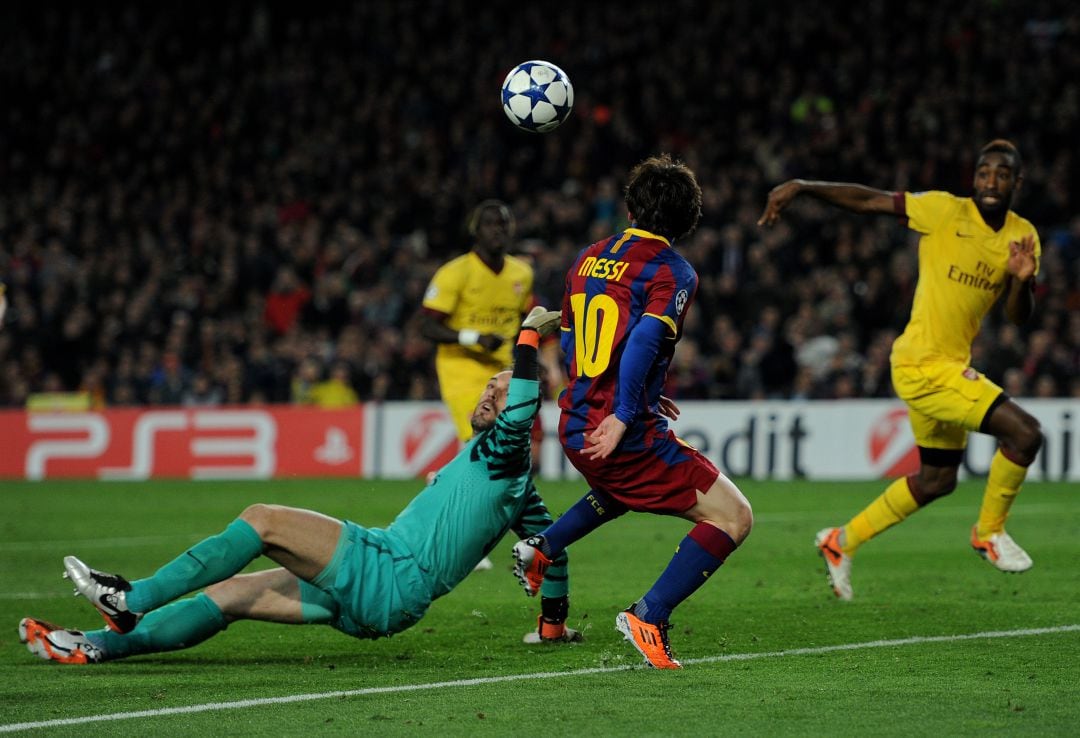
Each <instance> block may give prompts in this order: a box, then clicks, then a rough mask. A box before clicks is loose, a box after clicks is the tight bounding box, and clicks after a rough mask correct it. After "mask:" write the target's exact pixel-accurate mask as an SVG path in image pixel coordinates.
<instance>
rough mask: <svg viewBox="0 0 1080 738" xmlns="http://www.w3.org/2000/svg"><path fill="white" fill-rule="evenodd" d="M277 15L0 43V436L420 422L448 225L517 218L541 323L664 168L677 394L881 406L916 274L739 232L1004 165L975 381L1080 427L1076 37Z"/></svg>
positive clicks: (894, 243)
mask: <svg viewBox="0 0 1080 738" xmlns="http://www.w3.org/2000/svg"><path fill="white" fill-rule="evenodd" d="M301 6H302V4H300V5H290V6H283V5H279V4H270V3H266V4H261V3H251V2H237V3H225V4H221V5H220V6H208V5H206V6H204V5H199V6H195V7H187V6H183V5H176V4H165V5H159V4H146V3H130V4H107V5H105V6H101V7H98V6H90V5H85V6H84V5H75V6H58V5H53V4H39V5H31V6H27V5H25V4H16V5H15V6H13V7H8V8H6V9H4V10H0V19H2V22H0V46H2V48H3V50H4V51H3V54H0V89H3V90H4V99H3V104H2V105H0V280H2V281H3V282H4V283H6V286H7V297H8V300H9V309H8V311H7V316H6V319H5V325H4V329H3V330H2V331H0V406H8V407H13V406H23V405H24V404H25V403H26V402H27V399H28V397H29V396H31V395H32V394H34V393H42V392H68V391H83V392H87V393H89V396H90V397H91V398H92V401H93V403H94V404H95V405H108V406H125V405H135V404H145V403H150V404H183V405H215V404H229V403H261V402H311V403H318V404H323V405H330V406H333V405H342V404H349V403H353V402H356V401H357V400H360V401H367V400H380V399H406V398H417V399H435V398H437V397H438V393H437V388H436V384H435V377H434V372H433V370H432V363H433V360H432V356H433V347H432V346H431V345H430V344H428V343H427V342H426V341H425V340H423V339H422V338H421V337H420V335H419V333H418V331H417V329H416V327H415V320H414V318H415V315H416V313H417V310H418V309H419V306H420V302H421V299H422V294H423V291H424V288H425V286H426V284H427V281H428V279H429V278H430V276H431V275H432V273H433V272H434V270H435V268H436V267H437V266H438V265H439V264H440V263H442V262H443V261H445V260H446V259H447V258H449V257H451V256H454V255H456V254H458V253H461V252H462V251H464V250H467V249H468V248H469V246H470V243H469V241H468V238H467V236H466V234H465V229H464V220H465V215H466V213H467V212H468V210H469V209H470V208H471V207H472V206H473V205H474V204H475V203H477V202H478V201H480V200H481V199H483V198H487V197H498V198H502V199H504V200H506V201H507V202H509V203H510V204H511V206H512V207H513V210H514V212H515V215H516V217H517V224H518V233H517V236H518V247H517V250H518V251H519V252H520V253H523V254H526V255H528V256H530V257H531V258H532V259H533V261H534V264H535V268H536V276H537V281H536V292H537V297H538V298H539V299H540V300H541V301H543V302H545V303H547V304H549V305H553V306H554V305H558V304H559V301H560V299H561V295H562V284H563V277H564V274H565V270H566V268H567V266H568V265H569V264H570V262H571V260H572V259H573V256H574V254H575V253H576V252H577V250H578V249H580V248H582V247H583V246H585V245H587V244H588V243H589V242H591V241H592V240H595V239H597V238H599V237H602V236H604V235H607V234H609V233H610V232H612V231H614V230H615V229H617V228H620V227H622V226H624V225H625V224H626V223H625V210H624V208H623V205H622V197H621V188H622V186H623V181H624V177H625V175H626V173H627V170H628V168H629V167H630V166H631V165H632V164H633V163H635V162H636V161H638V160H639V159H641V158H642V157H644V156H647V155H649V154H653V153H656V152H659V151H671V152H673V153H674V154H675V155H677V156H678V157H680V158H682V159H684V160H685V161H687V162H688V163H689V164H690V165H691V166H692V167H693V168H694V169H695V170H696V171H697V173H698V176H699V178H700V180H701V183H702V185H703V189H704V194H705V206H704V217H703V220H702V223H701V226H700V227H699V229H698V230H697V232H696V234H695V235H694V236H693V237H692V238H689V239H687V240H686V242H685V243H680V244H678V247H679V248H680V249H681V250H682V252H683V253H684V254H685V255H686V256H687V257H688V258H689V260H690V261H691V263H693V264H694V265H695V266H696V267H697V269H698V272H699V275H700V277H701V284H700V289H699V292H698V297H697V303H696V307H695V309H694V310H692V312H691V313H690V317H689V319H688V322H687V324H686V335H685V338H684V340H683V341H682V343H681V344H680V348H679V351H678V353H677V357H676V360H675V362H674V365H673V368H672V372H671V381H670V384H669V387H668V393H669V394H671V395H672V396H674V397H677V398H682V399H692V398H725V399H726V398H843V397H888V396H891V387H890V380H889V371H888V355H889V350H890V344H891V342H892V340H893V338H895V336H896V335H897V332H898V330H900V329H901V328H902V327H903V325H904V322H905V320H906V318H907V315H908V310H909V307H910V303H911V299H912V292H913V286H914V284H915V278H916V268H917V260H916V258H917V255H916V252H915V249H914V239H913V238H912V237H911V235H910V234H909V232H908V231H906V229H904V228H903V227H902V226H900V225H899V223H898V222H897V221H896V220H895V219H891V218H879V219H867V218H863V219H855V218H852V217H848V216H845V215H842V214H841V213H839V212H838V211H835V210H830V209H828V208H826V207H824V206H820V205H817V204H815V203H814V202H812V201H810V202H806V203H800V204H799V205H798V206H797V207H794V208H793V209H792V211H791V214H790V217H788V218H787V219H786V221H785V222H784V223H782V224H781V225H780V226H778V227H776V228H774V229H771V230H762V229H759V228H758V227H757V226H756V225H755V221H756V219H757V216H758V215H759V213H760V211H761V209H762V207H763V205H764V202H765V195H766V193H767V192H768V190H769V189H770V188H771V187H772V186H774V185H775V184H778V183H779V182H781V181H783V180H784V179H787V178H789V177H793V176H804V177H810V178H823V179H833V180H847V181H856V182H862V183H865V184H869V185H871V186H874V187H880V188H884V189H897V190H900V189H908V190H924V189H944V190H950V191H953V192H956V193H959V194H967V193H968V192H969V191H970V182H971V173H972V170H973V168H974V157H975V152H976V151H977V149H978V147H979V146H980V145H982V144H983V143H985V142H986V141H988V140H990V139H991V138H994V137H999V136H1000V137H1007V138H1010V139H1012V140H1014V141H1015V142H1016V144H1017V145H1018V146H1019V148H1020V151H1021V153H1022V154H1023V156H1024V162H1025V165H1026V184H1025V187H1024V191H1023V193H1022V196H1021V199H1020V200H1019V201H1018V202H1017V203H1015V205H1014V208H1015V209H1016V210H1017V211H1018V212H1019V213H1021V214H1022V215H1024V216H1025V217H1027V218H1028V219H1029V220H1031V221H1032V222H1033V223H1035V225H1036V227H1037V228H1038V229H1039V231H1040V234H1041V238H1042V247H1043V257H1042V267H1041V274H1040V276H1039V280H1038V288H1037V312H1036V315H1035V317H1034V319H1033V320H1032V322H1031V323H1030V324H1029V325H1027V326H1025V327H1022V328H1016V327H1013V326H1011V325H1008V324H1007V323H1006V322H1005V321H1004V319H1003V317H1002V315H1001V314H1000V311H996V312H995V313H993V314H992V316H991V317H990V318H989V319H988V321H987V322H986V324H985V325H984V328H983V331H982V334H981V336H980V338H979V339H978V341H977V343H976V345H975V347H974V350H973V364H974V366H976V367H977V368H979V369H981V370H983V371H985V372H986V373H987V374H988V375H989V376H990V377H991V378H992V379H994V380H996V381H997V382H999V383H1000V384H1002V385H1003V386H1004V387H1005V388H1006V390H1007V391H1008V392H1009V393H1010V394H1012V395H1014V396H1018V397H1027V396H1041V397H1051V396H1073V397H1078V396H1080V371H1078V369H1080V176H1078V175H1080V171H1078V162H1077V156H1078V154H1080V149H1078V148H1077V145H1076V134H1077V131H1080V10H1078V9H1077V8H1076V6H1074V5H1073V4H1071V3H1066V2H1023V3H1021V2H1012V1H1009V0H999V1H998V2H989V1H987V0H979V1H975V0H968V1H967V2H962V3H938V2H932V1H931V0H911V1H910V2H907V3H903V4H898V3H885V2H881V1H880V0H870V1H869V2H867V3H862V4H848V3H844V4H839V5H837V4H831V5H830V4H824V5H820V6H816V7H815V8H813V9H812V10H811V9H810V8H809V7H808V6H806V5H805V4H802V3H795V2H788V1H787V0H782V1H780V2H776V3H768V4H764V5H762V4H752V3H746V2H730V3H704V2H700V3H699V2H689V1H687V0H674V1H673V2H669V3H644V2H631V3H618V4H616V3H607V2H598V3H577V4H574V5H567V6H566V7H556V6H553V5H551V4H549V3H534V4H529V3H509V2H504V1H502V0H498V1H496V2H490V3H483V4H476V3H469V2H466V1H465V0H449V1H448V2H443V3H422V2H417V1H415V0H402V1H400V2H395V3H349V4H334V5H332V6H330V7H324V6H319V7H318V8H316V9H304V8H303V7H301ZM528 58H548V59H550V60H552V61H554V62H556V63H557V64H559V65H560V66H561V67H562V68H563V69H564V70H566V71H567V73H568V74H569V76H570V78H571V80H572V81H573V83H574V85H575V90H576V93H577V99H576V106H575V110H574V113H573V114H572V116H571V118H570V120H569V121H568V122H567V123H566V124H564V125H563V127H562V128H560V129H559V130H557V131H555V132H554V133H551V134H547V135H543V136H538V135H529V134H526V133H523V132H519V131H518V130H516V129H515V128H514V127H513V126H512V125H511V124H510V123H509V121H508V120H507V119H506V118H505V116H504V115H503V113H502V111H501V109H500V105H499V98H498V94H499V85H500V83H501V81H502V78H503V76H504V75H505V73H506V71H507V70H508V69H509V68H510V67H512V66H513V65H514V64H516V63H517V62H520V61H523V60H525V59H528Z"/></svg>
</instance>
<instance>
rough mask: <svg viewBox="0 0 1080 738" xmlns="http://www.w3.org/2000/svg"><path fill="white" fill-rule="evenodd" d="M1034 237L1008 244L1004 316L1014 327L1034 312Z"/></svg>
mask: <svg viewBox="0 0 1080 738" xmlns="http://www.w3.org/2000/svg"><path fill="white" fill-rule="evenodd" d="M1035 267H1036V262H1035V236H1033V235H1027V236H1024V237H1023V238H1022V239H1020V240H1019V241H1012V242H1010V243H1009V261H1008V262H1007V264H1006V267H1005V270H1006V271H1007V272H1008V273H1009V285H1008V289H1007V291H1006V293H1005V314H1006V315H1007V316H1008V318H1009V320H1010V321H1011V322H1012V323H1013V324H1015V325H1023V324H1024V323H1026V322H1028V320H1030V319H1031V314H1032V313H1033V312H1034V311H1035V296H1034V294H1033V292H1034V289H1035V279H1034V278H1035Z"/></svg>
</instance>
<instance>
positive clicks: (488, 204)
mask: <svg viewBox="0 0 1080 738" xmlns="http://www.w3.org/2000/svg"><path fill="white" fill-rule="evenodd" d="M485 210H497V211H499V215H501V216H502V217H503V218H504V219H505V220H506V222H507V223H508V224H509V226H510V235H513V234H514V225H515V224H514V214H513V212H511V210H510V206H509V205H507V204H506V203H505V202H503V201H502V200H484V201H483V202H481V203H480V204H479V205H477V206H476V207H475V208H473V211H472V213H471V214H470V215H469V222H468V227H469V235H470V236H475V235H476V229H477V228H479V227H480V216H481V215H483V214H484V211H485Z"/></svg>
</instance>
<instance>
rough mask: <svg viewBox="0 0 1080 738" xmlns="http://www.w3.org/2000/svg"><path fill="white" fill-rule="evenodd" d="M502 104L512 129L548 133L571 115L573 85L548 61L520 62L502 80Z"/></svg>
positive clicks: (561, 71) (564, 73) (562, 72)
mask: <svg viewBox="0 0 1080 738" xmlns="http://www.w3.org/2000/svg"><path fill="white" fill-rule="evenodd" d="M502 103H503V111H504V112H505V113H506V117H507V118H509V119H510V122H512V123H513V124H514V125H515V126H517V127H518V128H521V129H522V130H525V131H529V132H531V133H547V132H548V131H553V130H555V129H556V128H558V127H559V124H560V123H562V122H563V121H564V120H566V118H567V116H568V115H570V111H571V110H572V109H573V107H574V86H573V85H571V84H570V78H569V77H567V76H566V72H564V71H563V70H561V69H559V68H558V67H557V66H555V65H554V64H552V63H551V62H546V61H540V60H539V59H537V60H534V61H527V62H522V63H521V64H518V65H517V66H516V67H514V68H513V69H511V70H510V73H509V74H508V75H506V79H505V80H503V84H502Z"/></svg>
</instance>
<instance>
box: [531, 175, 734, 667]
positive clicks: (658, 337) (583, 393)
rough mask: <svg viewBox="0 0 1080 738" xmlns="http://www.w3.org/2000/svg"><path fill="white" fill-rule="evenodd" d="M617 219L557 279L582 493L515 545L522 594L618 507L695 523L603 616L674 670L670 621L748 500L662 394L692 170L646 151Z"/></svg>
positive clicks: (680, 316) (566, 408)
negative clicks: (644, 587) (690, 439)
mask: <svg viewBox="0 0 1080 738" xmlns="http://www.w3.org/2000/svg"><path fill="white" fill-rule="evenodd" d="M625 200H626V208H627V211H628V213H629V218H630V220H631V223H630V227H629V228H627V229H625V230H623V231H621V232H618V233H616V234H614V235H612V236H609V237H607V238H603V239H601V240H600V241H597V242H596V243H594V244H593V245H591V246H588V247H587V248H585V249H583V250H582V251H581V253H580V254H578V257H577V259H576V260H575V261H574V262H573V265H572V266H571V267H570V271H569V272H568V273H567V276H566V294H565V296H564V298H563V326H562V328H563V334H562V346H563V350H564V352H565V353H566V356H567V358H566V364H565V365H566V374H567V376H568V377H569V385H568V387H567V389H566V391H565V392H564V393H563V394H562V396H561V397H560V398H559V407H560V408H561V409H562V415H561V419H560V421H559V436H560V441H561V442H562V445H563V449H564V450H565V452H566V455H567V458H568V459H569V460H570V462H571V463H572V464H573V465H574V466H575V467H576V468H577V470H578V471H579V472H581V474H582V475H583V476H584V477H585V481H586V482H587V483H588V485H589V487H590V489H589V491H588V493H586V495H585V496H584V497H582V498H581V499H580V500H578V501H577V502H576V503H575V504H574V505H572V506H571V507H570V509H569V510H567V511H566V512H565V513H564V514H563V515H562V516H561V517H560V518H559V520H558V521H557V522H555V523H554V524H552V525H550V526H548V527H547V528H545V529H544V530H543V531H541V532H539V533H538V534H537V535H535V536H533V537H531V538H528V539H526V540H524V541H519V542H518V543H517V544H515V545H514V549H513V552H514V559H515V564H514V573H515V575H516V576H517V577H518V579H519V581H521V583H522V585H523V586H524V588H525V591H526V593H527V594H529V595H535V594H536V593H537V591H538V590H539V589H540V587H541V586H542V584H543V583H544V582H546V581H547V576H546V571H547V567H548V566H549V562H550V561H551V560H552V557H555V556H558V555H560V554H561V553H562V552H564V551H565V550H566V548H567V546H570V545H571V544H573V543H574V542H575V541H577V540H580V539H581V538H583V537H584V536H586V535H588V534H589V533H591V532H592V531H593V530H595V529H596V528H598V527H600V526H601V525H603V524H604V523H607V522H609V521H611V520H613V519H615V518H617V517H619V516H620V515H622V514H623V513H625V512H626V511H627V510H634V511H637V512H651V513H655V514H662V515H677V516H679V517H682V518H685V519H686V520H689V521H691V522H692V523H694V524H695V525H694V527H693V528H692V529H691V530H690V532H689V533H688V534H687V535H686V537H685V538H683V540H682V542H681V543H680V544H679V547H678V548H677V549H676V552H675V556H674V558H672V559H671V562H670V563H669V564H668V566H667V568H666V569H665V570H664V572H663V573H662V574H661V575H660V578H659V579H657V581H656V582H655V583H654V584H653V586H652V588H650V589H649V591H648V592H646V593H645V594H644V596H642V597H641V599H639V600H638V601H637V602H635V603H634V604H632V605H631V606H630V607H628V608H627V609H626V610H624V611H623V612H621V613H619V615H618V616H617V617H616V620H615V623H616V627H617V628H618V629H619V631H620V632H621V633H622V634H623V635H624V637H625V638H626V640H628V641H629V642H630V643H631V644H632V645H633V646H634V648H636V649H637V650H638V652H639V653H641V655H642V656H643V657H644V658H645V663H646V665H648V666H650V667H653V668H656V669H678V668H681V665H680V663H679V662H678V661H677V660H676V659H675V658H674V657H673V656H672V653H671V646H670V642H669V639H668V630H669V628H670V622H669V617H670V615H671V612H672V610H674V609H675V608H676V607H677V606H678V605H679V604H680V603H681V602H683V601H684V600H685V599H686V598H687V597H689V596H690V595H692V594H693V593H694V592H695V591H697V589H698V588H699V587H700V586H701V585H702V584H704V583H705V581H706V580H707V579H708V578H709V577H710V576H711V575H712V574H713V573H715V572H716V570H717V569H719V568H720V566H721V564H723V563H724V561H725V560H726V559H727V557H728V556H729V555H730V554H731V553H733V552H734V551H735V548H736V547H737V546H738V545H739V544H740V543H741V542H742V541H743V540H744V539H745V538H746V536H747V535H749V533H750V527H751V525H752V513H751V511H750V504H749V503H748V502H747V501H746V498H745V497H743V495H742V492H740V491H739V489H738V487H736V486H735V485H734V484H733V483H732V482H731V481H730V480H728V478H727V477H725V476H724V475H723V474H722V473H721V472H720V471H718V470H717V468H716V467H715V466H713V464H712V462H710V461H709V460H708V459H706V458H705V457H704V456H702V455H701V454H700V453H698V451H697V450H695V449H693V448H691V447H690V446H688V445H686V444H684V443H682V442H681V441H680V440H679V439H678V438H676V437H675V434H674V432H672V431H671V430H669V429H668V427H667V420H665V417H674V416H677V414H678V413H677V410H674V406H672V405H671V403H670V401H668V400H667V399H666V398H665V397H663V396H662V395H661V392H662V390H663V387H664V382H665V378H666V375H667V370H668V366H669V365H670V363H671V360H672V355H673V354H674V351H675V344H676V343H677V342H678V340H679V339H680V338H681V337H682V332H683V326H684V325H685V322H686V318H687V313H688V312H689V308H690V305H691V303H692V302H693V299H694V294H695V293H696V292H697V287H698V278H697V274H696V272H695V271H694V268H693V267H692V266H691V265H690V263H689V262H688V261H687V260H686V259H685V258H684V257H683V256H682V255H681V254H679V253H677V252H676V251H675V250H674V248H673V246H672V244H673V243H674V242H675V241H676V240H678V239H681V238H685V237H686V236H688V235H690V233H692V232H693V230H694V228H695V227H696V226H697V223H698V219H699V218H700V217H701V189H700V187H699V186H698V183H697V179H696V178H695V176H694V173H693V171H692V170H691V169H690V168H689V167H687V166H686V165H685V164H683V163H681V162H677V161H675V160H673V159H672V158H671V157H670V156H669V155H667V154H664V155H661V156H657V157H650V158H648V159H645V160H644V161H642V162H641V163H639V164H638V165H637V166H635V167H634V169H633V170H632V171H631V173H630V178H629V184H628V185H627V188H626V197H625Z"/></svg>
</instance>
